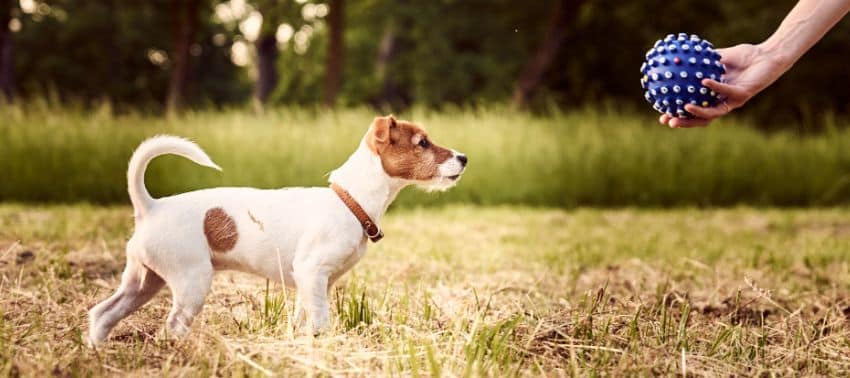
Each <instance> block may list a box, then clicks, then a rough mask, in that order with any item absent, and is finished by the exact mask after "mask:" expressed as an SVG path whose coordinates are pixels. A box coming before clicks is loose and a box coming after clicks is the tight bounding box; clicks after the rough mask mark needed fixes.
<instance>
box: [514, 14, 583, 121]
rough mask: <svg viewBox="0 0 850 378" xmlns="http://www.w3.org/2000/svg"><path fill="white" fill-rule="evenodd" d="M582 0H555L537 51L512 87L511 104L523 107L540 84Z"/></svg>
mask: <svg viewBox="0 0 850 378" xmlns="http://www.w3.org/2000/svg"><path fill="white" fill-rule="evenodd" d="M582 3H583V0H557V1H556V2H555V6H554V9H553V11H552V17H551V18H550V19H549V26H548V27H547V30H546V35H544V37H543V42H542V43H541V44H540V46H539V47H538V48H537V51H536V52H535V53H534V54H533V55H532V56H531V57H530V58H529V59H528V60H527V61H526V63H525V66H524V67H523V69H522V72H520V75H519V79H518V80H517V84H516V87H514V95H513V101H512V102H513V105H514V106H517V107H523V106H525V105H526V104H527V102H528V99H529V98H530V97H531V93H532V92H533V91H534V89H535V88H537V85H538V84H540V79H541V78H542V77H543V74H544V73H546V70H547V69H548V68H549V66H550V65H551V64H552V60H553V59H555V55H557V54H558V50H560V49H561V45H562V44H563V42H564V39H565V37H566V36H567V29H568V27H569V25H570V24H571V23H572V22H574V21H575V18H576V13H577V11H578V10H579V7H581V5H582Z"/></svg>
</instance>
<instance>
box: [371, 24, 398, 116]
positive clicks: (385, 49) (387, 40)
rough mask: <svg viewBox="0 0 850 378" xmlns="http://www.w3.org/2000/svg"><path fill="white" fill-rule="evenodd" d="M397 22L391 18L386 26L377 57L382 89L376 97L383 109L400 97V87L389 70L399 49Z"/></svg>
mask: <svg viewBox="0 0 850 378" xmlns="http://www.w3.org/2000/svg"><path fill="white" fill-rule="evenodd" d="M395 29H396V28H395V22H394V21H393V20H392V19H390V20H388V21H387V24H386V25H385V26H384V33H383V36H382V37H381V43H380V44H379V45H378V56H377V58H376V59H375V75H376V76H377V77H378V80H379V81H380V82H381V90H380V92H379V93H378V97H377V98H376V99H375V105H376V106H377V107H378V108H381V110H387V109H383V108H385V107H391V106H392V103H393V100H394V99H396V98H397V97H398V93H397V92H398V88H397V87H396V83H395V81H394V80H393V77H392V75H391V74H390V72H389V69H390V63H391V62H392V60H393V58H394V57H395V54H396V51H397V50H398V36H397V33H396V30H395Z"/></svg>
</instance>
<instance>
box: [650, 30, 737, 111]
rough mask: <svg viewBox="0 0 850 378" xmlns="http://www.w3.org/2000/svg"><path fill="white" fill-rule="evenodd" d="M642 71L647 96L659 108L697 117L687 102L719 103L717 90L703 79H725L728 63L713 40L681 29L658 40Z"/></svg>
mask: <svg viewBox="0 0 850 378" xmlns="http://www.w3.org/2000/svg"><path fill="white" fill-rule="evenodd" d="M640 73H641V79H640V85H641V87H643V89H644V98H646V101H648V102H649V104H650V105H652V107H653V108H655V110H658V111H659V112H661V113H666V114H668V115H670V116H672V117H679V118H693V115H691V114H690V113H688V112H687V111H686V110H685V104H694V105H697V106H702V107H712V106H715V105H717V103H718V102H719V100H718V98H717V94H716V93H714V91H712V90H711V89H709V88H706V87H704V86H703V85H702V84H700V82H701V81H702V79H706V78H708V79H714V80H717V81H722V78H723V74H725V73H726V67H724V66H723V64H722V63H720V54H718V53H717V52H716V51H714V45H712V44H711V42H709V41H706V40H704V39H701V38H700V37H699V36H697V35H696V34H691V35H690V36H688V35H687V34H685V33H679V35H673V34H669V35H667V37H665V38H664V39H663V40H661V39H660V40H658V41H657V42H655V46H653V47H652V48H651V49H649V51H647V52H646V61H644V63H643V64H642V65H641V66H640Z"/></svg>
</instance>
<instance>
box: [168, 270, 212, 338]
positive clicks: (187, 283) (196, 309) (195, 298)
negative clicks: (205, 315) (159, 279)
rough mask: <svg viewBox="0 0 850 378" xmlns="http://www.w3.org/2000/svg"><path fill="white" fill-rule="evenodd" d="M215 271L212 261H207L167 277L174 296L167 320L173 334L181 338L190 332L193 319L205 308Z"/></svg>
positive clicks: (170, 332)
mask: <svg viewBox="0 0 850 378" xmlns="http://www.w3.org/2000/svg"><path fill="white" fill-rule="evenodd" d="M213 272H214V271H213V267H212V263H210V262H206V263H204V264H199V265H198V266H195V267H192V268H191V269H190V270H188V271H180V272H178V273H176V274H179V276H178V277H166V280H167V281H168V286H169V287H171V294H172V297H173V298H174V300H173V303H172V305H171V306H172V307H171V312H170V313H169V314H168V320H167V322H166V325H167V327H168V332H169V334H170V335H171V336H175V337H178V338H179V337H183V336H185V335H186V334H187V333H189V327H191V326H192V321H193V320H194V319H195V316H196V315H198V314H199V313H200V312H201V309H203V307H204V299H205V298H206V297H207V294H208V293H209V292H210V286H211V285H212V279H213Z"/></svg>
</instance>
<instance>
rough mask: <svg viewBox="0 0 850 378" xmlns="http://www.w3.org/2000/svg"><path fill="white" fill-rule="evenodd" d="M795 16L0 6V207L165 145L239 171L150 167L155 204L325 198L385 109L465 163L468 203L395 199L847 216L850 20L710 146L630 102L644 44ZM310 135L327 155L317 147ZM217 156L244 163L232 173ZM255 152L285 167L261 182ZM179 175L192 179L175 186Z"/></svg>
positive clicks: (713, 9)
mask: <svg viewBox="0 0 850 378" xmlns="http://www.w3.org/2000/svg"><path fill="white" fill-rule="evenodd" d="M794 3H795V2H794V1H789V0H782V1H767V0H748V1H735V2H730V1H714V0H711V1H709V0H695V1H675V0H672V1H671V0H666V1H656V0H650V1H614V0H596V1H578V0H545V1H544V0H540V1H531V2H520V1H513V0H435V1H416V0H358V1H351V0H326V1H314V0H280V1H273V0H212V1H211V0H181V1H165V0H149V1H118V0H92V1H84V2H83V1H73V0H0V98H2V100H0V103H2V105H0V116H2V118H0V124H3V125H2V126H0V138H2V139H0V150H3V151H0V160H2V162H0V169H2V170H3V171H4V172H7V174H9V176H7V177H10V179H7V181H6V182H4V183H0V200H6V201H59V202H66V201H92V202H104V203H113V202H122V201H124V202H125V197H126V195H125V193H124V191H125V189H124V183H123V179H122V177H123V170H124V169H125V164H126V163H125V162H126V158H127V157H129V154H130V152H131V151H132V148H133V146H135V145H136V144H137V143H138V142H139V141H140V140H141V139H143V138H144V137H145V136H149V135H152V134H155V133H160V132H171V133H177V134H181V135H188V136H191V137H194V138H196V139H197V140H198V141H199V142H201V144H202V145H203V146H204V147H205V148H207V149H208V150H210V152H211V154H212V155H213V156H214V158H215V159H216V160H224V161H227V160H228V159H230V160H233V161H234V164H236V163H237V162H238V164H241V167H242V168H240V170H241V172H235V173H228V172H227V170H225V174H224V175H216V174H207V173H193V172H199V171H201V169H200V168H197V167H193V166H191V165H187V166H185V167H184V166H182V165H181V164H184V163H182V162H176V161H175V162H169V163H168V164H171V165H174V166H175V167H176V168H169V169H165V168H161V172H160V171H157V169H160V168H157V166H155V167H154V168H153V172H152V173H151V176H150V177H151V178H150V179H151V180H152V183H151V185H152V186H153V188H154V191H155V192H156V191H157V190H158V191H159V192H160V194H163V193H170V192H176V191H182V190H187V189H190V188H193V187H204V186H209V185H220V184H240V185H260V186H263V185H266V186H269V187H275V186H283V185H294V184H321V183H322V181H323V180H324V178H323V177H322V176H321V174H324V173H326V172H327V171H329V170H330V169H332V168H333V167H334V166H336V165H337V164H338V163H339V162H340V161H342V159H344V157H345V155H347V154H348V153H349V152H350V151H351V150H352V149H353V148H354V147H356V142H357V140H358V139H359V135H361V134H362V132H363V131H364V130H365V127H366V125H368V123H369V122H370V121H371V118H372V117H373V116H375V115H378V114H386V113H391V112H392V113H395V114H399V115H401V116H402V117H403V118H410V119H414V120H417V121H423V122H425V123H426V124H428V125H429V127H431V126H433V128H434V129H435V131H434V132H435V135H436V136H437V139H438V140H439V139H440V138H439V136H440V134H439V133H443V135H446V137H443V138H444V140H445V141H446V143H447V144H451V143H454V144H455V146H456V147H457V148H458V149H466V150H469V151H471V152H470V153H469V154H470V158H471V159H470V161H471V162H472V165H471V169H470V174H469V176H470V177H467V178H466V179H467V182H466V184H467V185H466V187H465V188H463V189H460V188H459V189H460V190H458V191H456V192H449V193H447V194H445V195H443V196H441V197H438V198H437V199H425V197H424V196H422V197H420V196H417V195H415V194H412V195H409V196H407V197H403V198H402V203H407V204H427V203H432V202H452V201H466V202H479V203H524V204H535V205H552V206H580V205H599V206H608V205H610V206H622V205H641V204H645V205H653V206H654V205H658V206H667V205H730V204H740V203H745V204H757V205H794V206H799V205H815V204H836V203H845V202H847V201H848V198H850V153H848V152H846V151H848V150H850V141H848V136H847V135H848V133H847V131H846V129H847V127H846V126H847V125H850V123H848V122H846V117H847V115H848V112H850V89H848V87H850V86H848V83H850V69H848V65H847V59H846V54H847V52H848V51H850V20H846V19H845V20H843V21H842V22H841V23H839V25H838V26H837V27H836V28H835V29H833V30H832V31H831V32H830V33H829V34H827V36H826V37H825V38H824V40H822V41H821V42H820V43H819V44H818V45H816V46H815V47H814V48H813V49H812V50H811V51H810V52H809V53H808V54H807V55H805V56H804V57H803V59H802V60H801V61H800V62H799V63H798V64H797V65H796V66H795V67H794V68H793V69H792V70H791V71H790V72H789V73H788V74H786V75H785V76H784V77H782V78H781V79H780V80H779V81H778V82H777V83H776V84H774V85H773V86H772V87H770V88H769V89H768V90H766V91H765V92H763V93H762V94H760V95H759V96H757V97H756V98H755V99H754V100H753V101H751V102H750V103H749V104H748V105H747V106H746V107H745V108H743V109H741V110H740V111H738V112H737V113H736V115H735V117H731V118H730V119H727V120H724V121H722V122H718V123H717V124H716V125H715V126H714V127H712V128H709V129H707V130H700V131H682V130H678V131H671V130H666V129H661V127H660V126H658V125H657V124H656V123H655V119H656V118H657V114H656V113H655V112H654V111H653V110H652V109H651V108H650V107H649V106H648V105H646V104H645V102H644V100H643V97H642V91H641V88H640V86H639V82H638V79H639V72H638V69H639V66H640V63H641V62H642V60H643V56H644V53H645V51H646V50H647V49H648V48H649V47H650V46H651V45H652V44H653V42H654V41H655V40H656V39H658V38H662V37H663V36H664V35H666V34H668V33H676V32H687V33H696V34H699V35H700V36H702V37H704V38H706V39H708V40H711V41H713V42H714V44H715V45H717V46H726V45H731V44H737V43H745V42H750V43H757V42H760V41H762V40H763V39H765V38H767V36H769V35H770V33H772V32H773V30H774V29H775V28H776V27H777V26H778V25H779V23H780V21H781V20H782V18H783V17H784V16H785V14H786V13H787V12H788V11H789V10H790V9H791V7H793V5H794ZM4 25H7V26H8V27H2V26H4ZM323 128H324V129H323ZM317 130H321V133H322V134H324V135H326V137H327V138H330V139H332V140H336V141H338V142H336V143H326V144H321V143H319V144H316V143H313V142H312V139H311V138H313V137H314V135H313V134H312V133H313V132H316V131H317ZM352 130H353V131H352ZM697 133H699V134H697ZM485 136H486V137H485ZM446 139H448V140H446ZM273 141H276V142H278V143H280V144H278V145H275V144H273V143H272V142H273ZM341 141H344V142H341ZM519 141H525V142H524V143H526V144H525V145H524V146H518V145H517V143H519ZM228 143H232V144H237V145H238V144H242V145H245V143H252V146H254V147H253V148H243V150H244V149H248V150H251V151H247V152H244V153H245V155H244V156H242V155H239V154H240V152H239V151H233V148H231V147H228V146H227V144H228ZM458 144H460V145H458ZM502 144H503V145H502ZM281 145H286V146H287V148H286V150H287V152H285V153H281ZM263 146H265V147H263ZM310 146H312V149H310ZM500 146H501V147H503V148H505V149H507V150H508V151H514V152H515V154H516V155H508V156H504V154H502V155H500V154H499V153H498V149H499V148H500ZM264 148H265V149H264ZM249 152H250V153H249ZM472 152H476V153H477V156H476V154H473V153H472ZM534 152H540V153H539V154H535V153H534ZM251 153H253V155H251ZM262 153H267V155H268V158H269V159H271V161H274V162H275V163H276V164H278V166H287V165H288V166H293V165H296V166H297V167H298V168H297V169H296V168H287V169H284V170H280V169H278V170H277V171H273V172H268V171H266V170H267V169H268V167H265V166H261V165H260V164H261V162H258V161H257V156H258V154H259V156H262ZM317 154H322V157H321V158H318V159H306V160H305V161H300V160H297V159H299V157H300V156H307V157H309V156H313V155H317ZM284 155H286V156H290V158H284V157H281V156H284ZM287 159H289V160H287ZM293 159H295V160H293ZM488 159H489V160H488ZM78 160H79V161H78ZM502 160H505V161H504V162H501V161H502ZM507 160H512V161H511V162H508V161H507ZM220 163H221V162H220ZM523 163H525V164H523ZM158 164H159V163H158ZM251 164H254V165H251ZM222 165H223V164H222ZM252 167H253V168H252ZM225 168H226V167H225ZM293 169H294V171H293ZM476 169H477V170H478V172H479V173H478V174H479V175H480V177H479V176H476V174H475V172H476ZM173 170H177V171H178V172H183V174H182V175H181V177H178V178H173V180H174V181H175V182H173V183H169V179H168V178H167V177H168V176H173V174H171V173H170V172H173ZM183 170H185V172H184V171H183ZM296 171H297V172H296ZM252 172H256V174H252ZM228 174H230V176H228ZM518 177H522V178H523V179H522V180H517V178H518ZM685 177H687V180H686V181H685V180H684V179H683V178H685ZM178 179H179V180H178ZM107 180H108V181H107ZM187 180H188V182H189V184H188V185H189V186H188V187H187V186H186V185H187V184H180V182H186V181H187ZM192 180H194V181H192ZM488 180H490V181H488ZM177 181H179V182H177ZM470 181H471V182H470ZM485 184H490V185H502V186H507V187H514V189H513V190H510V191H509V190H508V189H504V190H503V191H504V193H497V194H493V193H488V192H485V191H484V190H483V189H482V188H481V187H480V186H481V185H485ZM582 185H583V186H582ZM462 187H464V186H463V185H462ZM576 187H580V188H581V187H586V188H585V189H580V188H579V189H577V188H576Z"/></svg>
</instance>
